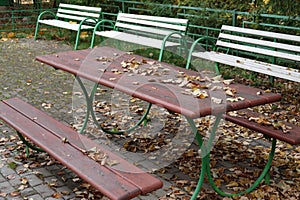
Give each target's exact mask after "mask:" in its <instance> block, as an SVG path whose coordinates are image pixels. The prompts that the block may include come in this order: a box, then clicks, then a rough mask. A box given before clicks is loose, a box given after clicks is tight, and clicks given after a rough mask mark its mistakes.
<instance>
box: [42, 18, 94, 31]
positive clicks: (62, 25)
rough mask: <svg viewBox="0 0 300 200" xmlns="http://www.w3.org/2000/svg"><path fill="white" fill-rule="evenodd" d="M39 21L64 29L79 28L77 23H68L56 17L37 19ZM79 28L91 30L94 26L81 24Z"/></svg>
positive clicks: (75, 29)
mask: <svg viewBox="0 0 300 200" xmlns="http://www.w3.org/2000/svg"><path fill="white" fill-rule="evenodd" d="M39 23H42V24H47V25H50V26H55V27H60V28H65V29H70V30H74V31H78V29H79V24H70V23H69V22H65V21H61V20H56V19H47V20H39ZM81 29H82V30H92V29H94V27H92V26H87V25H82V26H81Z"/></svg>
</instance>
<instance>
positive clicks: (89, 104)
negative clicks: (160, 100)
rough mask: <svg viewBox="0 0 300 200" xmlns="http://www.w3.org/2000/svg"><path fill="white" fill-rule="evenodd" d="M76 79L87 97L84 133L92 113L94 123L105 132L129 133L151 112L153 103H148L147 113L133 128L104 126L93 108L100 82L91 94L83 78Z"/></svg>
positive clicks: (81, 131) (82, 129) (95, 85)
mask: <svg viewBox="0 0 300 200" xmlns="http://www.w3.org/2000/svg"><path fill="white" fill-rule="evenodd" d="M76 80H77V81H78V83H79V85H80V87H81V89H82V91H83V94H84V96H85V99H86V106H87V111H86V116H85V120H84V123H83V126H82V128H81V129H80V131H79V132H80V133H83V131H84V129H85V128H86V126H87V122H88V120H89V117H90V115H91V116H92V119H93V121H94V123H95V124H96V125H97V126H98V128H100V129H101V130H102V131H104V132H105V133H109V134H123V133H128V132H131V131H133V130H134V129H136V128H137V127H138V126H139V125H141V124H142V123H143V122H144V121H145V120H146V118H147V115H148V114H149V112H150V109H151V107H152V104H151V103H148V107H147V110H146V111H145V113H144V114H143V116H142V117H141V119H140V120H139V121H138V122H137V123H136V124H135V125H134V126H133V127H131V128H129V129H127V130H109V129H106V128H104V127H103V126H101V125H100V124H99V123H98V121H97V119H96V116H95V113H94V110H93V101H94V96H95V92H96V90H97V87H98V84H97V83H95V84H94V87H93V89H92V91H91V94H90V95H89V94H88V92H87V90H86V88H85V86H84V84H83V83H82V81H81V79H80V78H79V77H76Z"/></svg>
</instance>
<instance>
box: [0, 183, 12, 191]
mask: <svg viewBox="0 0 300 200" xmlns="http://www.w3.org/2000/svg"><path fill="white" fill-rule="evenodd" d="M0 189H1V190H0V191H3V192H5V193H11V192H14V191H15V188H14V187H13V186H11V184H10V183H9V182H2V183H0Z"/></svg>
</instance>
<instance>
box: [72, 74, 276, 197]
mask: <svg viewBox="0 0 300 200" xmlns="http://www.w3.org/2000/svg"><path fill="white" fill-rule="evenodd" d="M76 80H77V81H78V83H79V85H80V87H81V89H82V91H83V93H84V96H85V98H86V106H87V112H86V116H85V120H84V123H83V127H82V128H81V130H80V133H83V131H84V129H85V128H86V126H87V123H88V120H89V117H90V116H92V119H93V121H94V123H95V124H96V125H97V126H98V127H99V128H100V129H101V130H102V131H104V132H105V133H108V134H123V133H125V132H126V133H128V132H131V131H133V130H134V129H135V128H137V127H138V126H139V125H141V124H142V123H143V122H144V121H145V120H146V118H147V115H148V114H149V112H150V109H151V106H152V104H151V103H149V104H148V107H147V109H146V111H145V112H144V114H143V116H142V117H141V119H140V120H139V121H138V122H137V123H136V124H135V125H134V126H132V127H130V128H128V129H127V130H109V129H106V128H104V127H102V126H101V125H100V124H99V123H98V121H97V119H96V116H95V113H94V111H93V101H94V96H95V92H96V90H97V87H98V84H94V87H93V88H92V91H91V94H90V95H89V94H88V92H87V90H86V88H85V86H84V84H83V82H82V81H81V79H80V78H79V77H76ZM222 116H223V113H221V114H217V115H216V120H215V123H214V125H213V127H212V130H211V134H210V137H209V139H208V141H207V142H206V144H205V143H204V141H203V138H202V136H201V134H200V133H199V131H198V129H197V127H196V125H195V122H194V120H193V119H192V118H189V117H186V116H185V118H186V119H187V121H188V123H189V125H190V127H191V129H192V132H193V134H194V135H195V137H196V140H197V142H198V144H199V148H200V149H201V157H202V164H201V172H200V176H199V180H198V183H197V186H196V189H195V192H194V194H193V196H192V197H191V199H193V200H195V199H197V196H198V194H199V192H200V190H201V187H202V185H203V182H204V178H205V176H207V178H208V181H209V184H210V185H211V186H212V188H213V189H214V190H215V191H216V192H217V193H218V194H219V195H221V196H226V197H235V196H241V195H244V194H246V193H250V192H252V191H253V190H254V189H255V188H256V187H257V186H258V185H259V184H260V183H261V182H262V181H263V180H264V179H265V182H266V183H267V184H269V180H270V173H269V170H270V167H271V163H272V160H273V157H274V154H275V147H276V139H275V138H273V140H272V147H271V152H270V154H269V158H268V161H267V163H266V165H265V167H264V169H263V170H262V172H261V175H260V176H259V177H258V178H257V180H256V181H255V182H254V183H253V184H252V186H250V187H249V188H248V189H246V190H245V191H242V192H239V193H226V192H223V191H222V190H221V189H220V188H218V186H217V185H216V184H215V182H214V180H213V177H212V175H211V172H210V165H209V164H210V149H211V148H212V143H213V140H214V138H215V136H216V132H217V128H218V125H219V124H220V122H221V119H222Z"/></svg>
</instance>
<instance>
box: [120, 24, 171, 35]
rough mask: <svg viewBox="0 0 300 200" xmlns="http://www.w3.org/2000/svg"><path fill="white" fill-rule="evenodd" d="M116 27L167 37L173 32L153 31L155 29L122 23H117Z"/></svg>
mask: <svg viewBox="0 0 300 200" xmlns="http://www.w3.org/2000/svg"><path fill="white" fill-rule="evenodd" d="M116 27H119V28H125V29H130V30H137V31H141V32H145V33H156V34H158V35H168V34H170V33H172V32H173V31H169V30H162V29H155V28H151V27H145V26H137V25H132V24H125V23H122V22H117V23H116ZM174 36H176V35H174Z"/></svg>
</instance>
